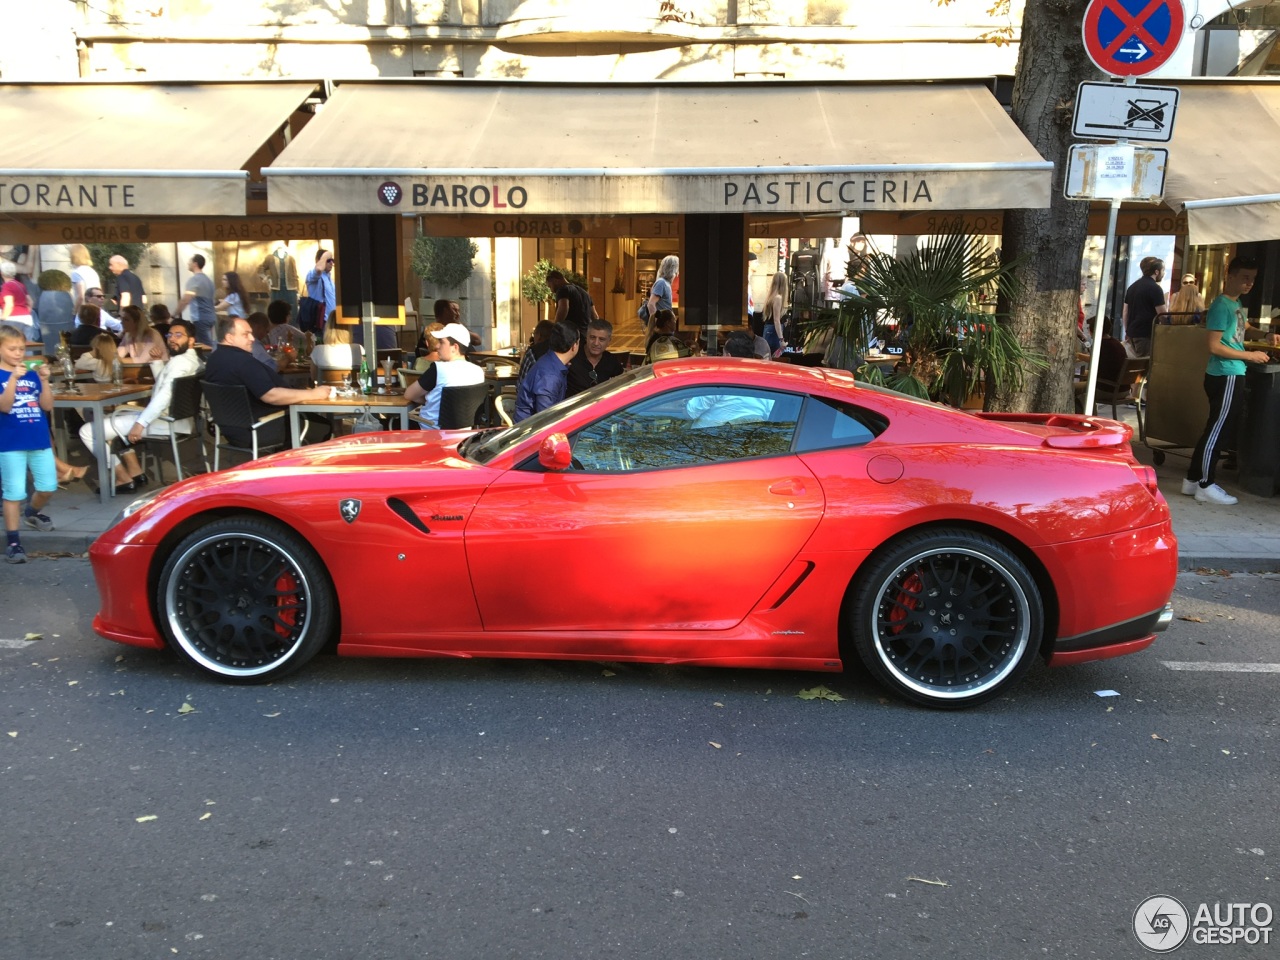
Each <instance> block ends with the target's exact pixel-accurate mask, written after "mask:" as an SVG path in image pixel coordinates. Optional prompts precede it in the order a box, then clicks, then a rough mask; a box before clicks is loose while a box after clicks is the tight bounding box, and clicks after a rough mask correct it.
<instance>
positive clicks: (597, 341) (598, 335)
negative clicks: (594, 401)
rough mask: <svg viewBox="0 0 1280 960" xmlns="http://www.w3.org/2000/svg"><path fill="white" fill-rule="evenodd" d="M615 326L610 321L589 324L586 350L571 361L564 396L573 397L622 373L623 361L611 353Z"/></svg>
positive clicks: (597, 320) (595, 321) (578, 353)
mask: <svg viewBox="0 0 1280 960" xmlns="http://www.w3.org/2000/svg"><path fill="white" fill-rule="evenodd" d="M612 339H613V324H611V323H610V322H609V321H608V320H599V319H596V320H592V321H591V322H590V323H588V324H587V344H586V348H585V349H583V350H579V351H578V352H577V354H576V355H575V356H574V358H573V359H572V360H570V361H569V382H568V385H567V386H566V387H565V392H564V395H565V396H566V397H572V396H573V395H574V394H575V393H581V392H582V391H583V390H586V389H587V388H588V387H594V386H595V385H596V384H597V383H604V382H605V381H606V380H612V379H613V378H614V377H616V376H618V375H619V374H621V373H622V361H620V360H619V359H618V358H617V357H615V356H614V355H613V354H612V353H610V352H609V341H610V340H612Z"/></svg>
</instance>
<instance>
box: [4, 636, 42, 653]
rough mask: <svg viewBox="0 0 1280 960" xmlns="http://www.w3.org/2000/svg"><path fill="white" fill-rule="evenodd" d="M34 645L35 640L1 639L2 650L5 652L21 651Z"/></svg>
mask: <svg viewBox="0 0 1280 960" xmlns="http://www.w3.org/2000/svg"><path fill="white" fill-rule="evenodd" d="M33 643H35V641H34V640H6V639H4V638H3V637H0V649H4V650H21V649H23V648H24V647H29V646H31V645H32V644H33Z"/></svg>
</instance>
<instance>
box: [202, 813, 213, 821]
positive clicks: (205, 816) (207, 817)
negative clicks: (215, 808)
mask: <svg viewBox="0 0 1280 960" xmlns="http://www.w3.org/2000/svg"><path fill="white" fill-rule="evenodd" d="M212 816H213V814H212V813H206V814H205V815H204V816H202V817H201V818H200V819H201V820H208V819H209V818H210V817H212Z"/></svg>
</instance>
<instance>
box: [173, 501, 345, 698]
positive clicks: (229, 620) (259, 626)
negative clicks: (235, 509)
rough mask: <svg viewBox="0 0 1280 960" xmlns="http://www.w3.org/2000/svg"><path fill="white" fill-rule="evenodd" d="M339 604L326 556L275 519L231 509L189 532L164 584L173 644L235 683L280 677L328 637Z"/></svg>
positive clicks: (179, 546) (308, 657) (202, 664)
mask: <svg viewBox="0 0 1280 960" xmlns="http://www.w3.org/2000/svg"><path fill="white" fill-rule="evenodd" d="M335 606H336V604H335V601H334V597H333V586H332V583H331V582H330V580H329V576H328V574H327V573H326V571H325V569H324V565H323V564H322V563H321V562H320V558H319V557H317V556H316V554H315V551H313V550H312V549H311V548H310V547H309V546H308V545H307V544H306V543H305V542H303V540H302V539H301V538H299V537H298V535H297V534H295V533H294V532H293V531H291V530H289V529H288V528H287V527H285V526H284V525H282V524H279V523H276V522H275V521H273V520H265V519H258V518H250V517H232V518H227V519H224V520H217V521H214V522H213V523H210V524H207V525H205V526H203V527H201V528H200V529H199V530H196V531H195V532H193V533H191V534H189V535H188V536H187V537H185V538H184V539H183V540H182V542H181V543H179V544H178V546H177V548H176V549H175V550H174V551H173V553H172V554H170V555H169V559H168V560H167V561H166V562H165V565H164V569H163V570H162V571H161V573H160V580H159V583H158V585H157V587H156V612H157V619H158V620H159V622H160V628H161V630H162V631H163V633H164V635H165V638H166V639H167V640H168V642H169V646H170V647H172V648H173V649H174V650H176V651H177V652H178V653H179V655H181V656H182V657H184V658H185V659H187V660H189V661H190V662H191V663H193V664H195V665H196V666H197V667H199V668H201V669H202V670H204V671H206V672H207V673H210V674H212V675H213V676H214V677H216V678H217V679H219V680H222V681H224V682H226V683H265V682H267V681H270V680H276V679H278V678H280V677H282V676H284V675H286V674H288V673H290V672H292V671H294V670H296V669H298V668H299V667H301V666H302V665H303V664H304V663H306V662H307V661H308V660H310V659H311V658H312V657H313V656H315V655H316V653H318V652H319V651H320V649H321V648H322V647H323V646H324V644H325V642H326V640H327V639H328V637H329V634H330V631H331V627H332V623H333V613H334V608H335Z"/></svg>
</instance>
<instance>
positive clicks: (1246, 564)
mask: <svg viewBox="0 0 1280 960" xmlns="http://www.w3.org/2000/svg"><path fill="white" fill-rule="evenodd" d="M1121 412H1122V413H1123V414H1125V419H1127V420H1128V421H1129V423H1130V424H1131V425H1135V426H1136V421H1135V419H1134V411H1133V408H1132V407H1128V408H1122V410H1121ZM1133 448H1134V453H1135V454H1136V456H1137V458H1138V459H1139V460H1140V461H1142V462H1143V463H1145V464H1148V465H1150V466H1154V462H1153V460H1152V456H1151V451H1150V450H1149V449H1148V448H1147V447H1145V446H1143V445H1142V444H1140V443H1138V442H1137V437H1136V435H1135V437H1134V445H1133ZM1186 469H1187V458H1186V457H1185V456H1179V455H1177V454H1174V453H1167V454H1166V457H1165V462H1164V463H1163V464H1162V465H1160V466H1158V467H1155V470H1156V475H1157V477H1158V478H1159V484H1160V490H1161V492H1162V493H1163V494H1164V496H1165V499H1166V500H1168V501H1169V510H1170V513H1171V514H1172V516H1173V531H1174V533H1175V534H1177V537H1178V553H1179V562H1180V564H1181V567H1182V569H1184V570H1196V569H1200V568H1208V569H1213V570H1230V571H1234V572H1240V573H1246V572H1259V571H1277V570H1280V496H1275V497H1259V496H1255V495H1253V494H1250V493H1245V492H1244V491H1243V490H1241V489H1240V488H1239V487H1237V486H1235V484H1234V483H1233V481H1234V480H1235V474H1234V473H1231V472H1228V471H1220V473H1219V477H1218V480H1219V482H1220V483H1221V484H1222V486H1223V487H1224V488H1225V489H1226V490H1227V491H1228V492H1229V493H1232V494H1235V495H1236V496H1237V497H1239V498H1240V502H1239V503H1238V504H1236V505H1235V506H1231V507H1220V506H1214V505H1211V504H1206V503H1197V502H1196V501H1195V498H1194V497H1185V496H1183V495H1182V493H1181V487H1182V478H1183V476H1184V475H1185V473H1186ZM130 499H131V497H130V496H129V495H128V494H121V495H120V496H118V497H115V498H114V499H113V500H112V501H111V502H110V503H106V504H103V503H99V502H98V498H97V496H96V495H94V494H92V493H90V492H89V490H88V488H87V487H85V486H84V484H82V483H73V484H71V486H70V487H69V488H68V489H66V490H59V491H58V492H57V494H56V495H55V496H54V498H53V500H52V501H51V502H50V504H49V506H48V507H47V508H46V510H45V512H46V513H47V514H48V515H49V516H50V517H51V518H52V520H53V522H54V524H55V525H56V529H55V530H54V531H52V532H51V533H39V532H37V531H34V530H27V529H24V530H23V531H22V544H23V546H24V547H26V550H27V553H28V555H34V554H40V553H43V554H46V555H48V554H58V555H63V556H66V555H73V556H79V555H81V554H83V553H84V552H85V551H87V550H88V549H89V545H90V544H91V543H93V541H94V538H95V537H97V536H98V534H99V533H101V532H102V531H103V530H105V529H107V527H108V526H110V525H111V522H112V521H113V520H114V519H115V517H116V515H117V514H118V513H119V512H120V511H121V510H122V509H124V507H125V506H126V505H127V504H128V503H129V501H130Z"/></svg>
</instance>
